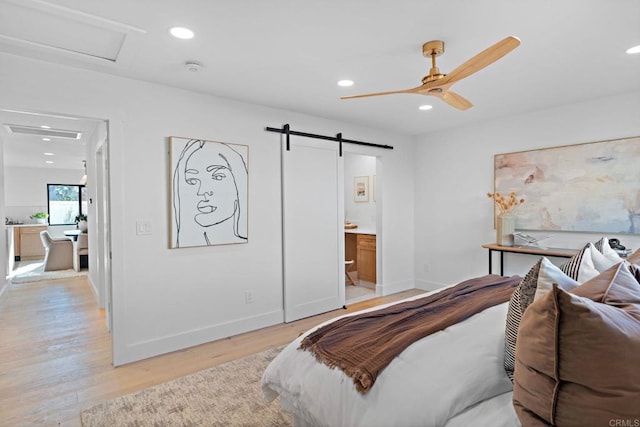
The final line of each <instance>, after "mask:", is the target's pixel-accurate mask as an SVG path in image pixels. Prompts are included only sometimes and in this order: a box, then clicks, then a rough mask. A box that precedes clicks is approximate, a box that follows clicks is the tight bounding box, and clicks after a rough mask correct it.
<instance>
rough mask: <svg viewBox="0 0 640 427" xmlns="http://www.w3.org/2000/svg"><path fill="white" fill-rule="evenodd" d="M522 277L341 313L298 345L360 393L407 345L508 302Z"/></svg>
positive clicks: (481, 280) (480, 281) (487, 279)
mask: <svg viewBox="0 0 640 427" xmlns="http://www.w3.org/2000/svg"><path fill="white" fill-rule="evenodd" d="M520 279H521V278H520V277H518V276H513V277H503V276H497V275H487V276H482V277H478V278H475V279H470V280H467V281H464V282H462V283H459V284H457V285H455V286H453V287H451V288H448V289H444V290H442V291H440V292H438V293H435V294H433V295H429V296H426V297H423V298H418V299H416V300H413V301H407V302H404V303H400V304H396V305H393V306H391V307H387V308H383V309H380V310H375V311H371V312H368V313H362V314H358V315H355V316H350V317H344V318H342V319H338V320H336V321H335V322H332V323H330V324H328V325H325V326H323V327H321V328H319V329H318V330H316V331H314V332H312V333H311V334H310V335H309V336H307V337H306V338H305V339H304V340H303V341H302V343H301V344H300V347H299V348H300V349H303V350H308V351H310V352H311V353H313V354H314V355H315V357H316V359H318V360H319V361H320V362H322V363H324V364H326V365H327V366H330V367H331V368H335V367H338V368H340V369H342V370H343V371H344V373H345V374H347V375H348V376H350V377H351V378H353V382H354V383H355V384H356V389H357V390H358V391H359V392H360V393H363V394H364V393H366V392H367V391H369V389H370V388H371V387H372V386H373V383H374V382H375V381H376V378H377V377H378V374H379V373H380V371H382V369H384V368H385V367H386V366H387V365H388V364H389V363H390V362H391V360H393V358H394V357H396V356H397V355H398V354H400V353H401V352H402V351H403V350H404V349H405V348H407V347H409V346H410V345H411V344H413V343H414V342H415V341H417V340H419V339H421V338H424V337H426V336H427V335H430V334H432V333H434V332H438V331H441V330H443V329H445V328H447V327H448V326H451V325H454V324H456V323H459V322H461V321H463V320H464V319H466V318H468V317H471V316H473V315H474V314H476V313H479V312H481V311H483V310H485V309H486V308H489V307H492V306H494V305H497V304H501V303H503V302H505V301H508V300H509V298H510V297H511V294H512V293H513V291H514V289H515V287H516V286H517V285H518V283H519V282H520Z"/></svg>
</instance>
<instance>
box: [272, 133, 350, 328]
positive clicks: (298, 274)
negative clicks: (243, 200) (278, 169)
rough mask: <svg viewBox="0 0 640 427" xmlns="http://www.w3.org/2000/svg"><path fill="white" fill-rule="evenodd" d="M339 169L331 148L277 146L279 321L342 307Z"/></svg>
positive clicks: (322, 144) (339, 162)
mask: <svg viewBox="0 0 640 427" xmlns="http://www.w3.org/2000/svg"><path fill="white" fill-rule="evenodd" d="M342 169H343V164H342V158H341V157H339V156H338V152H337V144H335V143H325V142H315V141H312V142H306V141H305V140H303V141H297V142H296V143H294V142H293V141H291V148H290V150H289V151H286V148H285V147H283V150H282V186H283V188H282V190H283V191H282V194H283V195H282V197H283V230H284V241H283V248H284V317H285V322H291V321H294V320H297V319H301V318H303V317H309V316H313V315H316V314H319V313H324V312H327V311H330V310H335V309H336V308H339V307H342V306H343V305H344V280H343V279H342V277H343V276H344V231H343V228H342V227H343V217H344V214H343V213H342V212H343V210H344V197H343V194H344V190H341V186H342V173H343V171H342Z"/></svg>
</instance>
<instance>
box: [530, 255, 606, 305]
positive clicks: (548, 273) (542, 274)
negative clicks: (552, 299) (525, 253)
mask: <svg viewBox="0 0 640 427" xmlns="http://www.w3.org/2000/svg"><path fill="white" fill-rule="evenodd" d="M594 277H595V276H594ZM554 283H556V284H557V285H558V286H559V287H560V288H561V289H563V290H565V291H569V290H571V289H573V288H575V287H578V286H580V283H578V282H577V281H575V280H573V279H572V278H571V277H569V276H567V275H566V274H564V273H563V272H562V270H560V268H558V267H556V266H555V265H554V264H553V263H552V262H551V261H549V260H548V259H547V258H544V257H543V258H542V260H541V263H540V270H539V272H538V285H537V287H536V293H535V294H534V296H533V300H534V301H536V300H538V299H540V298H542V297H543V296H544V295H545V294H546V293H547V292H549V291H550V290H551V289H552V288H553V284H554Z"/></svg>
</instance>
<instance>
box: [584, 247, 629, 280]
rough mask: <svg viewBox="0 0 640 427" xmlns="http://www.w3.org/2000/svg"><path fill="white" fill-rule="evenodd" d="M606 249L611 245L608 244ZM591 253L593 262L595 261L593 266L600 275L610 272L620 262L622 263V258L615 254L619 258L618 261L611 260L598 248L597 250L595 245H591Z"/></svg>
mask: <svg viewBox="0 0 640 427" xmlns="http://www.w3.org/2000/svg"><path fill="white" fill-rule="evenodd" d="M606 247H609V245H608V244H607V246H606ZM609 250H611V251H613V249H611V248H609ZM589 251H590V252H591V261H593V266H594V267H595V268H596V270H598V271H599V272H600V273H602V272H603V271H605V270H608V269H609V268H610V267H612V266H614V265H615V264H618V263H619V262H622V258H620V257H618V254H615V255H616V257H618V260H617V261H616V260H615V259H612V258H609V257H607V256H605V255H604V254H602V253H601V252H600V251H599V250H598V248H596V247H595V246H594V245H593V243H589ZM613 252H615V251H613Z"/></svg>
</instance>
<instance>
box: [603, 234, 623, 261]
mask: <svg viewBox="0 0 640 427" xmlns="http://www.w3.org/2000/svg"><path fill="white" fill-rule="evenodd" d="M606 243H607V244H606V245H602V255H604V256H606V257H607V258H609V259H610V260H611V261H613V263H614V264H617V263H619V262H622V261H624V260H623V259H622V258H621V257H620V255H618V252H616V251H614V250H613V249H611V246H609V241H608V240H607V242H606Z"/></svg>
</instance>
